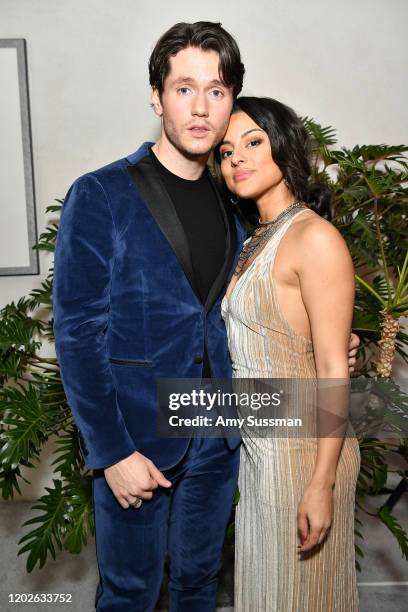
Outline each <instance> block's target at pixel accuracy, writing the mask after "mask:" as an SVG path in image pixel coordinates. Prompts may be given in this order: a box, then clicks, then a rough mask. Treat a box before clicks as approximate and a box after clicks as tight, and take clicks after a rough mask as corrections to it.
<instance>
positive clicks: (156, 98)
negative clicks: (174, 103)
mask: <svg viewBox="0 0 408 612" xmlns="http://www.w3.org/2000/svg"><path fill="white" fill-rule="evenodd" d="M151 100H152V106H153V109H154V112H155V113H156V115H158V116H159V117H161V116H162V114H163V107H162V105H161V100H160V94H159V90H158V89H152V97H151Z"/></svg>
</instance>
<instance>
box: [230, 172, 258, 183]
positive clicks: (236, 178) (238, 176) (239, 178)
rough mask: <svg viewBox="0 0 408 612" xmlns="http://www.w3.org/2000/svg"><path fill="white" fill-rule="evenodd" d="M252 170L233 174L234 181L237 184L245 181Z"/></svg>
mask: <svg viewBox="0 0 408 612" xmlns="http://www.w3.org/2000/svg"><path fill="white" fill-rule="evenodd" d="M252 173H253V170H240V172H236V173H235V174H234V181H235V182H236V183H238V182H239V181H245V179H247V178H248V177H249V176H251V174H252Z"/></svg>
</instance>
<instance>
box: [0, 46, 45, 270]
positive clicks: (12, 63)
mask: <svg viewBox="0 0 408 612" xmlns="http://www.w3.org/2000/svg"><path fill="white" fill-rule="evenodd" d="M36 242H37V225H36V214H35V198H34V179H33V158H32V146H31V128H30V112H29V100H28V80H27V53H26V41H25V40H24V39H22V38H10V39H0V275H1V276H14V275H18V274H38V273H39V262H38V251H37V250H33V248H32V247H33V245H34V244H35V243H36Z"/></svg>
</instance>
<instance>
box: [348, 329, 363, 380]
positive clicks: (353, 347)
mask: <svg viewBox="0 0 408 612" xmlns="http://www.w3.org/2000/svg"><path fill="white" fill-rule="evenodd" d="M359 346H360V338H359V337H358V336H357V334H353V333H352V334H351V336H350V343H349V353H348V356H349V360H348V364H349V372H350V373H351V372H354V366H355V363H356V361H357V359H356V355H357V350H358V347H359Z"/></svg>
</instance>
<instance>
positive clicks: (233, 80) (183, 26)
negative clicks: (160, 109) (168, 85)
mask: <svg viewBox="0 0 408 612" xmlns="http://www.w3.org/2000/svg"><path fill="white" fill-rule="evenodd" d="M188 47H195V48H198V49H202V50H203V51H216V52H217V53H218V54H219V56H220V79H221V81H222V82H223V83H224V85H225V86H226V87H232V92H233V97H234V98H236V97H237V96H238V94H239V93H240V91H241V89H242V81H243V78H244V72H245V67H244V64H243V63H242V62H241V54H240V52H239V48H238V45H237V43H236V41H235V40H234V38H233V37H232V36H231V34H229V32H227V31H226V30H224V28H222V27H221V24H220V23H215V22H212V21H197V22H196V23H176V24H175V25H174V26H172V27H171V28H170V29H169V30H167V32H165V33H164V34H163V35H162V36H161V37H160V38H159V40H158V41H157V43H156V45H155V47H154V49H153V51H152V54H151V56H150V59H149V77H150V78H149V80H150V85H151V86H152V87H153V88H154V89H157V90H158V92H159V94H160V95H161V94H162V92H163V89H164V80H165V78H166V76H167V75H168V74H169V71H170V57H172V56H174V55H176V54H177V53H178V52H179V51H181V50H182V49H187V48H188Z"/></svg>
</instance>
